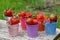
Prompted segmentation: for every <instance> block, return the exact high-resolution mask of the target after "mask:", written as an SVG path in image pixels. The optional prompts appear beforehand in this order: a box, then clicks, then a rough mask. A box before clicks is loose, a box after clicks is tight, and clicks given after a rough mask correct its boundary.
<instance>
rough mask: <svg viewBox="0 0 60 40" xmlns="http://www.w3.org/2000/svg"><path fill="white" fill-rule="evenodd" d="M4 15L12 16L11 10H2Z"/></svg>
mask: <svg viewBox="0 0 60 40" xmlns="http://www.w3.org/2000/svg"><path fill="white" fill-rule="evenodd" d="M4 15H5V16H9V17H10V16H12V11H11V10H7V11H6V12H4Z"/></svg>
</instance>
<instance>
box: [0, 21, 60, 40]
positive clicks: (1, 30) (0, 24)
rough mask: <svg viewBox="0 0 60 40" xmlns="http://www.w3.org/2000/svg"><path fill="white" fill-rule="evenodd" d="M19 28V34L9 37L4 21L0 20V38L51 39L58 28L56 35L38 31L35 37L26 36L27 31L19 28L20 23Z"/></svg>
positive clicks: (9, 39) (19, 39)
mask: <svg viewBox="0 0 60 40" xmlns="http://www.w3.org/2000/svg"><path fill="white" fill-rule="evenodd" d="M19 26H20V29H19V35H18V36H17V37H10V36H9V35H8V28H7V25H6V21H4V20H0V40H53V39H54V38H55V37H56V36H57V35H58V34H59V33H60V31H59V29H57V30H56V35H51V36H49V35H46V34H45V32H44V31H43V32H39V35H38V37H37V38H29V37H28V36H27V32H26V31H24V30H22V29H21V25H19Z"/></svg>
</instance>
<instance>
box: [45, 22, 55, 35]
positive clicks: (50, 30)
mask: <svg viewBox="0 0 60 40" xmlns="http://www.w3.org/2000/svg"><path fill="white" fill-rule="evenodd" d="M45 33H46V34H47V35H54V34H56V22H52V23H45Z"/></svg>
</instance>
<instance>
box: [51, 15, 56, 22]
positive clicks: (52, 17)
mask: <svg viewBox="0 0 60 40" xmlns="http://www.w3.org/2000/svg"><path fill="white" fill-rule="evenodd" d="M50 19H52V20H53V22H56V21H57V16H56V15H55V14H51V15H50Z"/></svg>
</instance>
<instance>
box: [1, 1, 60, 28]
mask: <svg viewBox="0 0 60 40" xmlns="http://www.w3.org/2000/svg"><path fill="white" fill-rule="evenodd" d="M31 4H32V5H33V6H34V7H37V6H41V7H42V6H43V5H44V2H42V1H41V0H37V1H36V0H0V19H3V20H4V16H3V13H4V11H5V10H6V9H8V8H9V9H12V10H13V9H14V10H15V11H16V12H20V11H32V9H33V8H32V9H31V10H27V9H26V6H27V5H31ZM54 8H55V9H54V10H53V11H52V12H50V14H51V13H56V14H57V15H58V23H57V28H60V27H59V25H60V16H59V15H60V6H55V7H54ZM46 13H47V14H48V15H49V12H46Z"/></svg>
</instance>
